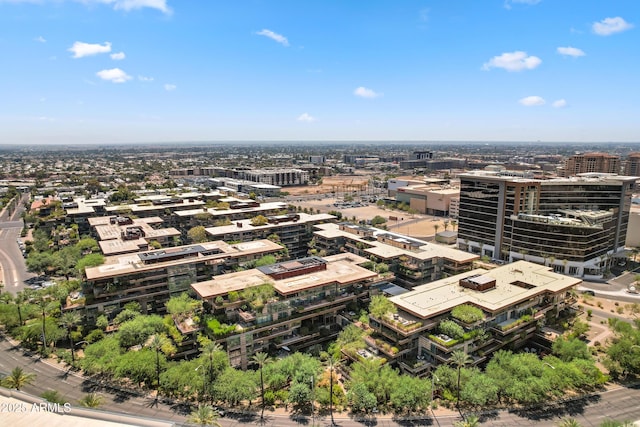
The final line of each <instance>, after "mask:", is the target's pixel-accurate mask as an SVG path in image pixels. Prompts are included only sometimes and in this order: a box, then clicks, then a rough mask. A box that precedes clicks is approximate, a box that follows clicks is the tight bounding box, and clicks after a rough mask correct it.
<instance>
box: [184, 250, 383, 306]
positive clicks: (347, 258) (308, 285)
mask: <svg viewBox="0 0 640 427" xmlns="http://www.w3.org/2000/svg"><path fill="white" fill-rule="evenodd" d="M313 259H315V260H316V262H323V263H324V264H325V267H326V269H323V270H315V271H312V272H309V273H302V274H297V275H294V276H291V277H286V278H283V279H274V278H273V277H272V276H270V275H269V274H267V273H265V271H266V272H269V271H272V270H273V271H276V270H281V269H292V268H293V267H294V264H296V263H297V264H300V262H299V260H294V261H285V262H283V263H279V264H275V265H272V266H268V268H267V269H263V268H260V269H258V268H255V269H251V270H246V271H240V272H236V273H229V274H225V275H222V276H215V277H213V278H212V279H211V280H207V281H205V282H199V283H194V284H192V285H191V287H192V288H193V289H194V290H195V291H196V292H197V293H198V295H199V296H200V297H201V298H202V299H211V298H215V297H217V296H222V295H226V294H228V293H229V292H231V291H236V292H237V291H241V290H243V289H246V288H250V287H253V286H258V285H261V284H263V283H271V284H272V285H273V287H274V289H275V290H276V291H277V292H278V293H279V294H281V295H284V296H286V295H289V294H293V293H296V292H302V291H305V290H308V289H313V288H316V287H320V286H326V285H330V284H332V283H337V284H340V285H346V284H349V283H358V282H361V281H363V280H367V279H372V278H375V277H377V276H378V275H377V273H374V272H373V271H370V270H367V269H366V268H363V267H360V266H359V264H362V263H363V262H366V261H367V260H366V259H365V258H362V257H359V256H357V255H353V254H339V255H334V256H329V257H325V258H318V257H313ZM318 260H319V261H318Z"/></svg>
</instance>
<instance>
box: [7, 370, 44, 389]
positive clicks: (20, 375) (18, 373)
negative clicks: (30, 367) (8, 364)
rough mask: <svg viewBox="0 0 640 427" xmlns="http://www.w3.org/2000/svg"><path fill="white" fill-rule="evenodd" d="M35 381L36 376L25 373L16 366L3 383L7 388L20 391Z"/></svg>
mask: <svg viewBox="0 0 640 427" xmlns="http://www.w3.org/2000/svg"><path fill="white" fill-rule="evenodd" d="M35 379H36V375H35V374H32V373H30V372H25V371H24V369H22V368H21V367H20V366H16V367H15V368H13V369H12V370H11V373H10V374H9V375H7V376H6V377H5V378H3V380H2V383H3V385H4V386H5V387H8V388H15V389H16V390H20V388H21V387H24V386H25V385H27V384H31V383H32V382H33V381H34V380H35Z"/></svg>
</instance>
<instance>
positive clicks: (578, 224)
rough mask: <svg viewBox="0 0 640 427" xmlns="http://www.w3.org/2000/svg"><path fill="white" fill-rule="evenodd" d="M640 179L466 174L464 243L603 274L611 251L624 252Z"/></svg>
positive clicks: (486, 252)
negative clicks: (630, 213) (636, 184)
mask: <svg viewBox="0 0 640 427" xmlns="http://www.w3.org/2000/svg"><path fill="white" fill-rule="evenodd" d="M636 179H637V178H636V177H626V176H619V175H613V174H583V175H581V176H577V177H572V178H562V179H552V180H536V179H524V178H513V177H505V176H501V175H500V174H499V173H486V172H484V173H482V172H478V173H467V174H462V175H460V208H459V219H458V245H459V247H460V248H461V249H465V250H468V251H470V252H473V253H477V254H480V255H482V256H488V257H490V258H493V259H496V260H501V261H504V262H510V261H513V260H516V259H525V260H528V261H533V262H538V263H544V264H548V265H551V266H553V268H554V271H556V272H559V273H564V274H569V275H572V276H579V277H585V278H599V277H602V275H603V274H604V272H605V271H606V269H607V268H608V266H609V264H610V262H611V261H612V258H613V257H615V256H620V254H621V253H622V252H623V251H624V244H625V237H626V234H627V226H628V223H629V209H630V206H631V193H632V189H633V185H634V183H635V180H636Z"/></svg>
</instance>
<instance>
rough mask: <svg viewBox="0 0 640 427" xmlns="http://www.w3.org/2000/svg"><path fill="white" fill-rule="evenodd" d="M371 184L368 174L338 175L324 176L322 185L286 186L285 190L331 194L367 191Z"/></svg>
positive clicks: (299, 192)
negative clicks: (333, 192)
mask: <svg viewBox="0 0 640 427" xmlns="http://www.w3.org/2000/svg"><path fill="white" fill-rule="evenodd" d="M368 185H369V176H366V175H338V176H326V177H324V178H322V184H320V185H302V186H299V187H286V188H284V189H283V190H285V191H286V192H287V193H289V194H290V195H292V196H300V195H303V194H330V193H331V192H332V191H335V192H340V193H344V192H349V191H365V190H366V189H367V186H368Z"/></svg>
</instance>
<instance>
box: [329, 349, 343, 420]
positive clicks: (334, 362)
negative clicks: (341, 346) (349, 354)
mask: <svg viewBox="0 0 640 427" xmlns="http://www.w3.org/2000/svg"><path fill="white" fill-rule="evenodd" d="M326 364H327V367H328V368H329V417H330V419H331V425H332V426H333V425H335V422H334V421H333V371H334V370H335V369H336V368H338V367H339V366H340V364H341V361H340V358H338V357H335V356H334V355H332V354H327V355H326Z"/></svg>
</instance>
